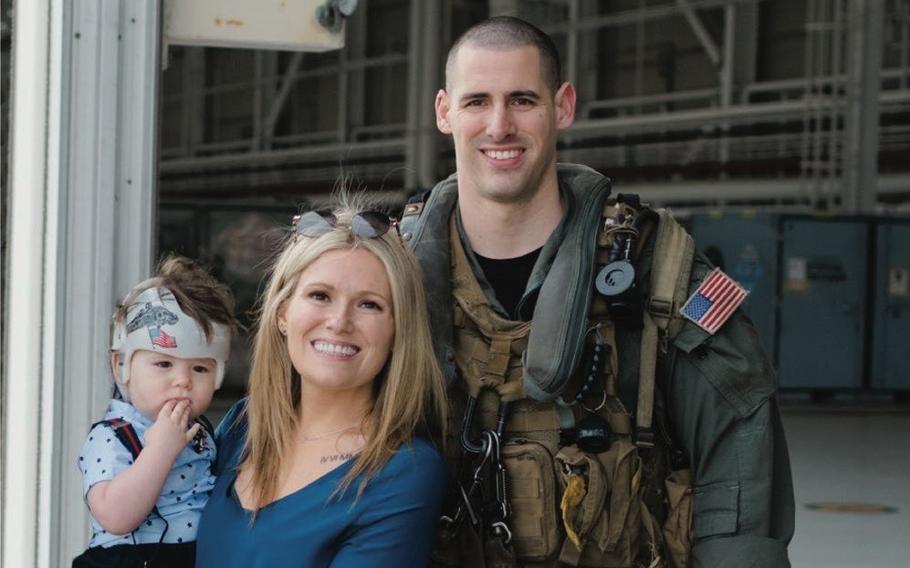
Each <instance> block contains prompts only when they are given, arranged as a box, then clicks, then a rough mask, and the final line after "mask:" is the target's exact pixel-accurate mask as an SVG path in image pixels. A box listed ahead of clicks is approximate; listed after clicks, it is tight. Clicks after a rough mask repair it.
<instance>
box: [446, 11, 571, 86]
mask: <svg viewBox="0 0 910 568" xmlns="http://www.w3.org/2000/svg"><path fill="white" fill-rule="evenodd" d="M465 44H470V45H472V46H476V47H481V48H486V49H497V50H505V49H517V48H520V47H526V46H533V47H536V48H537V52H538V53H539V54H540V71H541V75H542V76H543V79H544V81H545V82H546V83H547V86H548V87H550V90H551V91H552V92H553V93H556V91H558V90H559V86H560V85H561V84H562V69H561V66H560V63H559V52H558V51H556V45H555V44H554V43H553V40H552V39H550V36H548V35H547V34H545V33H544V32H543V31H542V30H541V29H540V28H538V27H537V26H534V25H533V24H529V23H528V22H526V21H524V20H521V19H519V18H514V17H512V16H495V17H493V18H489V19H487V20H484V21H482V22H480V23H478V24H475V25H473V26H471V27H470V28H468V30H467V31H465V32H464V33H463V34H461V36H459V38H458V39H457V40H456V41H455V43H454V44H452V47H451V48H450V49H449V55H448V57H446V88H448V87H449V76H450V75H451V68H452V65H453V63H454V61H455V55H456V54H457V53H458V50H459V49H461V47H462V46H463V45H465Z"/></svg>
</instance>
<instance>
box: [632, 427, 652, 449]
mask: <svg viewBox="0 0 910 568" xmlns="http://www.w3.org/2000/svg"><path fill="white" fill-rule="evenodd" d="M635 445H636V446H638V447H639V448H645V449H651V448H653V447H654V430H653V429H651V428H636V429H635Z"/></svg>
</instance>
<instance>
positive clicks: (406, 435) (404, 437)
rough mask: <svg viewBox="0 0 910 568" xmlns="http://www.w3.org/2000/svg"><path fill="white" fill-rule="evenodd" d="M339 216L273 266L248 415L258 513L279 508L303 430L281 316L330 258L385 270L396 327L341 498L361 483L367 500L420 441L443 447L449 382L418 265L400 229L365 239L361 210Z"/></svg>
mask: <svg viewBox="0 0 910 568" xmlns="http://www.w3.org/2000/svg"><path fill="white" fill-rule="evenodd" d="M334 213H335V216H336V218H337V220H338V222H337V224H336V227H334V228H333V229H332V230H330V231H329V232H327V233H325V234H323V235H320V236H319V237H315V238H305V237H300V238H296V237H292V238H291V239H290V240H289V241H288V243H287V245H285V247H284V249H283V251H282V252H281V253H280V255H279V256H278V258H277V260H276V261H275V264H274V267H273V269H272V273H271V277H270V280H269V283H268V288H267V290H266V293H265V297H264V299H263V301H262V303H261V306H260V313H259V321H258V328H257V330H256V337H255V341H254V345H253V358H252V367H251V371H250V381H249V402H248V404H247V407H246V417H247V421H248V427H249V430H248V435H247V440H246V445H245V447H244V454H243V455H244V457H243V462H242V463H243V465H244V466H247V467H249V468H250V472H251V474H252V475H251V485H252V488H253V490H252V494H253V508H254V510H258V509H260V508H262V507H263V506H265V505H267V504H268V503H270V502H272V501H273V500H274V498H275V495H276V493H277V491H278V485H279V482H280V476H281V473H282V472H284V471H285V470H284V468H283V467H282V466H284V465H285V459H286V457H287V455H288V448H289V447H290V442H291V439H292V434H293V432H294V430H295V428H296V427H297V423H298V410H299V408H298V407H299V404H300V392H301V388H300V376H299V374H298V373H297V372H296V370H295V369H294V367H293V365H292V363H291V358H290V356H289V354H288V347H287V343H286V339H285V337H284V336H283V335H282V334H281V333H280V332H279V330H278V315H279V313H281V310H282V308H283V306H284V305H285V303H286V302H287V301H288V300H289V299H290V298H291V295H292V294H293V293H294V290H295V288H296V286H297V282H298V280H299V278H300V275H301V274H302V273H303V271H304V270H306V269H307V268H308V267H309V266H310V265H311V264H312V263H313V262H315V261H316V259H318V258H319V257H321V256H322V255H323V254H325V253H326V252H329V251H333V250H350V249H355V248H359V249H363V250H366V251H369V252H370V253H372V254H373V255H375V256H376V257H377V258H378V259H379V260H380V261H381V262H382V264H383V266H384V267H385V271H386V276H387V277H388V280H389V285H390V288H391V291H392V315H393V317H394V319H395V338H394V342H393V345H392V353H391V354H390V356H389V360H388V361H387V362H386V365H385V367H384V368H383V371H380V374H379V376H377V377H376V379H375V381H376V382H375V383H374V388H373V392H374V393H375V400H374V402H373V407H372V412H370V413H369V415H368V416H367V418H366V419H365V420H366V424H365V426H366V430H367V431H368V434H367V437H366V443H365V445H364V447H363V449H362V450H361V451H360V453H359V454H358V455H357V457H356V459H355V461H354V463H353V466H352V467H351V469H350V471H349V472H348V473H347V475H345V477H344V479H343V480H342V483H341V484H340V486H339V488H338V490H336V494H337V493H339V492H344V491H345V490H346V489H347V488H348V487H349V486H350V484H351V483H352V482H353V481H354V480H355V479H356V478H358V477H360V478H361V482H360V484H359V487H358V495H359V494H360V493H362V492H363V489H364V488H365V487H366V484H367V482H368V481H369V480H370V478H371V477H372V476H373V475H374V474H375V473H376V472H378V471H379V469H380V468H382V466H383V465H385V463H386V462H387V461H388V460H389V458H390V457H391V456H392V454H393V453H394V452H395V451H396V450H397V449H398V448H399V447H400V446H401V444H403V443H407V442H409V441H410V440H411V439H412V437H413V436H414V434H415V433H419V434H423V435H426V436H429V437H431V438H433V439H435V440H437V441H441V440H443V439H444V435H443V434H444V433H443V429H444V427H445V426H444V425H445V409H446V404H445V391H444V388H443V377H442V373H441V371H440V370H439V367H438V365H437V363H436V359H435V357H434V354H433V344H432V341H431V338H430V331H429V325H428V316H427V308H426V298H425V296H424V289H423V284H422V281H421V276H420V274H421V273H420V267H419V265H418V264H417V260H416V259H415V258H414V256H413V255H412V254H411V253H410V251H408V250H407V249H406V248H405V246H404V244H403V243H402V242H401V238H400V237H399V235H398V234H397V233H396V231H395V230H394V229H390V230H389V231H388V232H387V233H386V234H385V235H382V236H381V237H377V238H361V237H359V236H357V235H355V234H354V233H353V232H352V231H351V228H350V221H351V218H352V217H353V216H354V214H355V213H356V210H354V209H352V208H351V207H349V206H348V207H345V208H342V209H339V210H337V211H335V212H334ZM333 495H334V494H333Z"/></svg>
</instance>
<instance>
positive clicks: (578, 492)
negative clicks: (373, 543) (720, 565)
mask: <svg viewBox="0 0 910 568" xmlns="http://www.w3.org/2000/svg"><path fill="white" fill-rule="evenodd" d="M586 173H587V172H582V174H586ZM607 183H609V182H608V181H607ZM626 201H631V202H632V203H628V202H626V203H624V202H623V200H620V201H619V202H617V201H604V200H601V201H600V202H599V203H597V202H595V203H596V204H597V205H598V206H599V210H596V211H594V212H593V213H594V214H596V215H597V216H598V223H596V227H597V230H596V233H594V234H585V233H584V232H581V233H579V232H578V231H577V230H576V231H575V232H574V233H573V232H572V231H571V230H569V232H568V234H567V235H565V236H564V239H565V238H570V237H571V236H572V235H573V234H574V235H578V236H579V238H581V239H584V238H591V239H594V240H596V254H594V255H590V256H591V257H592V258H591V260H594V258H593V257H595V256H596V265H597V267H598V268H600V267H603V268H601V270H600V271H599V272H598V275H597V279H599V280H600V281H599V282H598V283H597V284H598V288H609V287H610V286H618V287H619V288H621V287H622V285H623V282H622V280H623V279H624V278H625V279H628V277H629V274H628V272H625V273H624V272H623V269H622V267H621V266H618V265H617V264H616V263H617V262H618V263H619V264H622V261H626V262H627V263H628V265H629V266H630V267H631V266H632V264H633V263H634V260H635V257H636V250H634V249H633V247H632V246H631V244H632V243H633V242H637V243H638V247H639V248H640V247H641V246H642V245H643V244H644V243H645V242H646V241H647V240H648V239H649V238H650V237H652V236H653V237H654V241H653V242H654V252H653V261H652V266H651V270H650V286H649V287H648V288H649V293H648V295H647V297H646V298H640V299H636V298H634V297H631V299H630V297H629V296H628V295H627V296H626V297H625V298H621V297H620V298H619V299H617V297H604V296H603V295H601V294H598V293H593V292H594V280H595V279H594V278H590V277H589V280H588V282H589V285H588V286H587V287H586V288H579V289H578V290H577V291H576V292H575V293H576V294H588V295H590V296H591V297H590V299H589V302H588V307H587V313H586V314H583V317H584V318H585V320H586V321H585V322H584V323H585V325H584V331H583V334H582V336H581V337H579V338H578V340H579V341H580V343H581V345H580V347H581V348H580V349H579V351H580V357H577V358H578V362H577V364H575V365H573V366H572V368H573V370H574V372H573V373H571V376H570V377H565V378H564V379H563V380H562V384H559V385H555V386H554V385H553V384H551V383H547V384H545V385H544V388H540V385H539V383H538V385H537V386H534V385H531V386H530V387H529V385H528V377H526V373H527V369H528V368H529V362H528V344H529V340H530V336H531V327H532V325H534V326H537V315H538V312H537V311H535V318H534V319H533V320H532V321H529V322H518V321H511V320H508V319H506V318H503V317H502V316H501V315H499V314H498V313H497V312H496V311H495V310H494V309H493V308H492V306H490V304H489V302H488V300H487V298H486V295H485V294H484V292H483V290H482V289H481V287H480V284H479V283H478V282H477V279H476V278H475V276H474V273H473V271H472V269H471V264H470V261H469V260H468V257H467V253H466V252H465V250H464V248H463V246H462V244H461V239H460V237H459V232H458V229H457V226H456V218H455V214H454V213H453V212H450V213H449V216H448V222H447V233H448V235H447V236H448V238H447V239H446V240H447V243H446V244H447V248H448V249H449V251H448V252H449V254H448V257H449V262H450V275H451V281H450V282H451V295H452V296H451V297H454V298H455V304H454V306H453V312H452V325H453V329H454V336H453V337H452V347H453V351H452V352H451V355H452V356H451V357H449V358H450V359H453V360H451V361H450V362H452V363H454V367H455V368H457V369H458V372H459V377H458V379H457V380H454V381H452V382H451V383H450V389H449V398H450V419H451V420H452V421H453V422H455V423H453V424H450V428H449V431H450V432H453V433H457V436H459V438H460V439H458V440H455V441H450V443H449V444H448V447H449V451H450V452H451V455H450V456H448V457H449V462H450V463H460V470H459V471H458V472H457V473H458V478H459V484H458V487H456V488H454V490H453V491H452V492H451V493H452V498H451V499H450V503H449V504H448V506H447V510H446V511H445V516H444V517H443V522H442V526H441V533H440V542H439V544H438V546H437V548H436V550H435V552H434V563H435V564H436V565H449V566H488V567H492V566H497V567H498V566H502V567H506V566H557V565H569V566H592V567H594V566H597V567H633V566H635V567H637V566H646V567H659V566H674V567H682V566H686V565H687V563H688V557H689V549H690V527H691V490H690V484H691V480H690V478H689V475H688V471H687V470H685V469H680V470H678V471H673V468H672V467H671V457H670V455H669V454H670V449H671V448H670V440H669V438H668V437H667V436H666V433H665V429H664V435H655V428H654V423H655V421H654V408H655V404H654V402H655V375H656V374H657V366H658V361H659V359H660V358H661V357H662V355H664V354H666V349H667V342H668V340H669V339H672V337H673V336H675V334H676V333H677V332H678V330H679V327H680V322H678V318H677V317H676V316H675V314H676V312H677V310H678V309H679V307H680V306H681V305H682V303H683V302H684V301H685V298H686V295H687V288H688V283H689V269H690V266H691V261H692V256H693V253H694V247H693V245H692V240H691V238H690V237H689V236H688V235H687V234H686V232H685V231H684V230H683V229H682V228H681V227H680V226H679V225H678V224H677V223H676V222H675V220H673V218H672V217H671V216H670V215H669V213H667V212H665V211H656V212H655V211H651V210H650V209H647V208H641V207H637V206H636V205H637V203H635V201H636V200H634V199H632V200H626ZM586 205H587V206H588V208H590V206H591V204H590V202H589V203H588V204H586ZM421 209H422V206H421V205H420V204H411V205H409V206H408V208H406V211H405V218H404V219H403V226H404V227H405V229H404V231H403V235H404V236H405V237H406V238H407V237H408V236H409V227H410V226H412V223H409V219H408V217H413V216H416V215H419V214H420V213H421ZM580 209H582V210H583V209H584V208H583V207H581V208H580ZM575 213H576V214H578V213H579V211H575ZM589 224H590V222H589ZM655 231H656V235H652V233H654V232H655ZM623 248H624V249H625V250H623ZM418 256H420V254H418ZM577 264H578V263H577V262H576V263H575V264H574V265H573V263H572V262H570V261H565V259H562V261H561V260H560V258H559V253H557V255H556V259H555V260H554V262H553V265H552V266H550V267H549V270H550V271H552V270H560V269H561V268H560V267H564V266H566V265H569V266H577ZM614 266H617V267H618V272H616V271H612V272H611V271H610V270H606V268H608V267H614ZM562 269H564V268H562ZM632 273H633V275H634V269H633V271H632ZM533 278H534V276H533V275H532V279H533ZM633 280H634V278H633ZM567 281H568V282H571V278H570V279H568V280H567ZM627 283H628V282H627ZM430 285H432V282H431V283H430ZM564 293H571V290H565V291H564ZM541 301H545V299H544V298H543V297H539V298H538V302H541ZM570 301H571V300H570ZM608 304H609V305H608ZM624 306H625V307H626V308H628V307H629V306H637V312H638V313H637V314H636V313H634V312H635V311H636V309H635V308H633V309H631V310H629V309H626V312H628V313H626V314H625V316H624V317H629V316H630V314H631V317H632V318H633V319H635V320H636V324H635V325H640V326H641V328H640V329H641V337H642V339H641V345H640V351H641V355H640V365H639V381H638V396H637V399H638V400H637V408H636V412H635V415H634V418H633V415H632V414H631V413H630V412H628V411H627V409H626V407H625V405H624V404H623V403H622V401H621V399H620V396H619V385H618V377H619V374H618V362H617V361H618V357H617V342H616V326H617V325H618V323H617V320H618V319H622V318H618V317H617V316H618V315H619V313H620V312H621V311H622V310H623V309H624ZM543 308H546V306H544V307H543ZM624 324H625V323H624ZM555 331H556V332H557V333H554V335H556V334H558V332H563V333H564V334H568V333H570V331H571V330H569V331H567V330H565V329H556V330H555ZM539 338H540V335H538V339H539ZM554 343H559V338H556V340H555V341H554ZM536 364H537V367H536V368H539V367H542V366H546V365H548V363H547V362H545V363H541V362H540V361H537V362H536ZM560 364H564V362H557V363H553V364H552V365H551V367H550V368H552V369H557V368H559V366H560ZM548 388H549V389H551V390H552V392H553V393H554V394H555V396H551V397H545V396H540V393H541V391H546V390H547V389H548ZM529 391H531V392H529ZM529 395H531V396H529ZM535 395H536V396H535ZM657 418H658V420H657V423H658V426H659V428H658V429H660V428H661V427H662V420H661V417H660V416H658V417H657ZM453 450H454V451H453Z"/></svg>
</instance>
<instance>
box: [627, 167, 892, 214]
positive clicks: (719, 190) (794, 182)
mask: <svg viewBox="0 0 910 568" xmlns="http://www.w3.org/2000/svg"><path fill="white" fill-rule="evenodd" d="M874 187H875V189H874V191H870V192H869V193H870V194H872V195H873V196H875V195H877V196H888V195H901V194H904V195H906V194H910V175H907V174H902V175H900V174H893V175H884V176H880V177H879V179H878V182H877V184H876V185H875V186H874ZM623 191H628V192H630V193H637V194H639V195H641V198H642V200H643V201H647V202H650V203H652V204H658V205H660V204H666V203H712V202H723V203H748V202H750V201H751V202H755V201H759V200H761V201H764V200H769V199H774V200H793V201H797V202H799V201H803V200H805V197H806V195H805V192H804V191H803V189H802V184H801V182H800V180H799V178H790V179H773V180H761V179H753V180H743V181H731V180H723V181H712V180H698V181H682V182H664V183H659V182H655V183H630V184H623ZM870 212H872V211H870Z"/></svg>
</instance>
